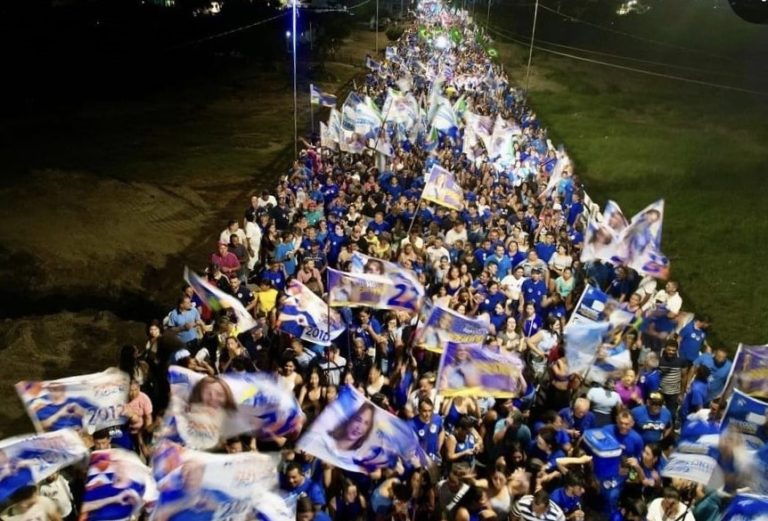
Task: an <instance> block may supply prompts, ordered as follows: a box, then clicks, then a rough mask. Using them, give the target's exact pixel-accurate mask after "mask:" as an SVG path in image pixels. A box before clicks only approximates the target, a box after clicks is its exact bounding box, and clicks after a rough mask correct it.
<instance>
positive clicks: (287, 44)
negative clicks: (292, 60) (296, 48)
mask: <svg viewBox="0 0 768 521" xmlns="http://www.w3.org/2000/svg"><path fill="white" fill-rule="evenodd" d="M285 52H291V31H285Z"/></svg>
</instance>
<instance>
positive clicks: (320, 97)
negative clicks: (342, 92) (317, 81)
mask: <svg viewBox="0 0 768 521" xmlns="http://www.w3.org/2000/svg"><path fill="white" fill-rule="evenodd" d="M309 99H310V103H311V104H312V105H320V106H322V107H336V96H335V95H333V94H328V93H327V92H323V91H322V90H320V87H317V86H316V85H314V84H312V83H310V84H309Z"/></svg>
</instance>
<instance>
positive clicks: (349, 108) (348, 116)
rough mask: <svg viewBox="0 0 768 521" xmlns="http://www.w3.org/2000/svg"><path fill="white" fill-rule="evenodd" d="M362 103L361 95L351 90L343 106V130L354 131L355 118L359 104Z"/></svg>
mask: <svg viewBox="0 0 768 521" xmlns="http://www.w3.org/2000/svg"><path fill="white" fill-rule="evenodd" d="M360 103H362V100H361V99H360V96H358V95H357V94H356V93H355V92H354V91H349V94H347V99H346V100H344V104H343V105H342V106H341V127H342V130H345V131H348V132H354V130H355V120H356V119H357V106H358V105H359V104H360Z"/></svg>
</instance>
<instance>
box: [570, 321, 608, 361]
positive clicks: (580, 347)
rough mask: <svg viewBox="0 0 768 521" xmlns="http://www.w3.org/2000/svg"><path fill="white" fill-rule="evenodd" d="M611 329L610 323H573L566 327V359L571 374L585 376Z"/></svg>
mask: <svg viewBox="0 0 768 521" xmlns="http://www.w3.org/2000/svg"><path fill="white" fill-rule="evenodd" d="M610 327H611V326H610V324H609V323H608V322H572V323H570V324H568V325H567V326H566V327H565V331H564V332H563V336H564V337H565V359H566V361H567V362H568V371H569V372H570V373H571V374H585V373H586V372H587V371H589V370H590V369H591V368H592V365H593V364H594V363H595V359H596V357H597V350H598V348H599V347H600V345H601V344H602V343H603V338H604V336H605V334H606V333H608V331H609V330H610ZM590 372H591V371H590Z"/></svg>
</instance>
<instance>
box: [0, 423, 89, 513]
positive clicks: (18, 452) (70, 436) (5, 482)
mask: <svg viewBox="0 0 768 521" xmlns="http://www.w3.org/2000/svg"><path fill="white" fill-rule="evenodd" d="M0 454H1V455H2V457H3V462H2V474H0V502H4V501H5V500H6V499H8V498H9V497H10V496H11V495H13V493H14V492H16V491H17V490H19V489H21V488H23V487H26V486H30V485H32V486H34V485H36V484H37V483H39V482H40V481H42V480H44V479H45V478H47V477H48V476H50V475H51V474H53V473H54V472H57V471H59V470H60V469H62V468H64V467H67V466H69V465H72V464H74V463H77V462H79V461H81V460H84V459H85V458H87V457H88V449H87V448H86V447H85V445H84V444H83V441H82V439H80V436H79V435H78V434H77V433H76V432H75V431H74V430H72V429H64V430H59V431H56V432H49V433H46V434H41V435H39V436H15V437H13V438H8V439H5V440H3V441H0Z"/></svg>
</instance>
